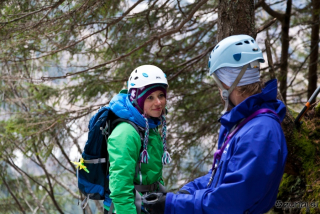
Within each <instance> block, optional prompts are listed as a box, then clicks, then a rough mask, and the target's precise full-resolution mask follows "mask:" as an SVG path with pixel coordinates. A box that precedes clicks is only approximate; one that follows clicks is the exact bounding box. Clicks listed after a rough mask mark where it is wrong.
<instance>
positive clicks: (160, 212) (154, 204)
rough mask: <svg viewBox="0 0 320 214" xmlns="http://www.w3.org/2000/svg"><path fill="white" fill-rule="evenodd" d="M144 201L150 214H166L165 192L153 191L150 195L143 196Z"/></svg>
mask: <svg viewBox="0 0 320 214" xmlns="http://www.w3.org/2000/svg"><path fill="white" fill-rule="evenodd" d="M142 202H143V205H144V207H145V208H146V209H147V210H148V212H149V213H150V214H164V209H165V205H166V195H165V194H163V193H151V194H149V195H146V196H142Z"/></svg>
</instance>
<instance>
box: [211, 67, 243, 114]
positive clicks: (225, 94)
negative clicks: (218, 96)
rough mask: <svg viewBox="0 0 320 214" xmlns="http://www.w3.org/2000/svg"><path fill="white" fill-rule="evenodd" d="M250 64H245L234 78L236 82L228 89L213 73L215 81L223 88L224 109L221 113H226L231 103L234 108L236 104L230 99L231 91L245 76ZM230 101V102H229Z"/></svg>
mask: <svg viewBox="0 0 320 214" xmlns="http://www.w3.org/2000/svg"><path fill="white" fill-rule="evenodd" d="M248 66H249V64H246V65H245V66H243V67H242V69H241V71H240V73H239V74H238V76H237V78H236V79H235V80H234V82H233V83H232V85H231V87H230V88H229V89H228V90H227V89H225V88H224V87H223V86H222V83H221V81H220V80H219V78H218V76H217V75H216V74H215V73H213V78H214V80H215V82H216V83H217V85H218V87H219V88H220V89H221V90H222V99H223V100H224V109H223V111H222V112H221V114H224V113H226V112H227V110H228V107H229V105H230V106H231V107H232V108H233V107H235V105H234V104H233V103H232V102H231V100H229V95H230V94H231V92H232V91H233V89H234V88H235V87H236V86H237V85H238V83H239V82H240V80H241V78H242V77H243V75H244V73H245V72H246V70H247V68H248ZM229 102H230V104H229Z"/></svg>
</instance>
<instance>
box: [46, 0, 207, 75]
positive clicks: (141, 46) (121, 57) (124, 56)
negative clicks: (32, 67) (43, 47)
mask: <svg viewBox="0 0 320 214" xmlns="http://www.w3.org/2000/svg"><path fill="white" fill-rule="evenodd" d="M207 1H208V0H202V1H200V2H199V3H198V4H197V5H196V6H195V7H194V8H193V9H192V10H191V11H190V13H189V14H188V16H187V18H186V19H184V20H183V21H182V22H181V23H180V24H179V25H178V27H176V28H173V29H170V30H168V31H166V32H164V33H161V34H159V35H157V34H154V35H153V36H151V38H150V39H149V40H147V41H146V42H144V43H143V44H142V45H140V46H138V47H136V48H134V49H133V50H132V51H130V52H128V53H127V54H124V55H121V56H119V57H117V58H115V59H112V60H109V61H107V62H105V63H102V64H99V65H96V66H93V67H91V68H88V69H85V70H82V71H78V72H74V73H66V75H64V76H57V77H44V76H43V77H41V79H42V80H43V81H47V80H55V79H63V78H66V77H69V76H74V75H78V74H82V73H85V72H88V71H90V70H93V69H97V68H100V67H102V66H106V65H107V64H110V63H113V62H116V61H119V60H121V59H124V58H126V57H128V56H130V55H131V54H133V53H135V52H136V51H138V50H140V49H142V48H143V47H145V46H147V45H149V44H150V43H152V42H154V41H156V40H158V39H161V38H164V37H166V36H169V35H171V34H174V33H177V32H179V31H180V29H182V28H183V27H184V25H185V24H186V23H187V22H188V21H190V20H191V18H192V17H193V15H194V14H195V13H196V12H197V10H198V9H199V8H200V7H201V6H202V5H204V4H205V3H206V2H207Z"/></svg>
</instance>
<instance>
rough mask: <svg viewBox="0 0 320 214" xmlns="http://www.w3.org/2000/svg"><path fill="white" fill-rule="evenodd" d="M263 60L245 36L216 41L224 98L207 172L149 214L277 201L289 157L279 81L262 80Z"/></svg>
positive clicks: (253, 207) (261, 209)
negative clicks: (216, 136)
mask: <svg viewBox="0 0 320 214" xmlns="http://www.w3.org/2000/svg"><path fill="white" fill-rule="evenodd" d="M259 62H264V59H263V56H262V52H261V50H260V48H259V47H258V45H257V44H256V42H255V40H254V39H253V38H252V37H250V36H247V35H235V36H230V37H227V38H225V39H224V40H222V41H221V42H219V43H218V44H217V45H216V46H215V48H214V49H213V50H212V52H211V54H210V59H209V69H210V75H212V76H213V77H214V79H215V81H216V83H217V85H218V86H219V90H220V94H221V97H222V99H223V100H224V106H225V107H224V110H223V115H222V117H221V118H220V123H221V128H220V133H219V141H218V148H219V150H218V151H217V152H216V153H215V156H214V157H215V158H214V164H213V167H212V169H211V170H210V171H209V173H208V174H207V175H205V176H203V177H200V178H197V179H195V180H194V181H192V182H190V183H188V184H186V185H185V186H184V187H183V188H182V189H181V190H180V191H179V194H173V193H168V194H166V195H163V196H161V197H159V199H158V200H157V201H156V202H152V203H148V201H146V200H144V202H145V204H146V206H147V207H149V208H150V210H152V212H151V213H153V214H160V213H161V214H162V213H166V214H167V213H168V214H180V213H181V214H182V213H183V214H193V213H195V214H209V213H210V214H211V213H215V214H216V213H223V214H228V213H231V214H237V213H241V214H242V213H265V212H267V211H268V210H269V209H270V208H271V207H272V206H273V205H274V203H275V201H276V197H277V192H278V188H279V184H280V181H281V178H282V175H283V171H284V166H285V161H286V157H287V147H286V140H285V137H284V134H283V131H282V129H281V125H280V123H281V121H282V120H283V118H284V116H285V113H286V107H285V105H284V104H283V103H282V102H281V101H279V100H277V99H276V97H277V81H276V80H270V81H269V82H267V83H266V84H265V85H264V88H263V85H262V83H261V82H260V72H259Z"/></svg>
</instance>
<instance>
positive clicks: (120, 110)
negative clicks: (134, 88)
mask: <svg viewBox="0 0 320 214" xmlns="http://www.w3.org/2000/svg"><path fill="white" fill-rule="evenodd" d="M109 107H110V109H111V110H112V111H113V113H115V114H116V115H117V116H118V117H120V118H122V119H127V120H130V121H132V122H134V123H135V124H137V125H138V126H141V127H143V128H146V122H145V120H144V118H143V116H142V115H141V114H140V113H139V111H138V110H137V109H136V108H135V107H134V106H133V105H132V104H131V102H130V100H129V95H128V90H121V91H120V93H119V94H117V95H116V96H114V97H113V98H112V100H111V101H110V104H109ZM148 123H149V127H150V128H152V129H153V128H155V127H157V126H158V125H160V120H153V119H150V118H148Z"/></svg>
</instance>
